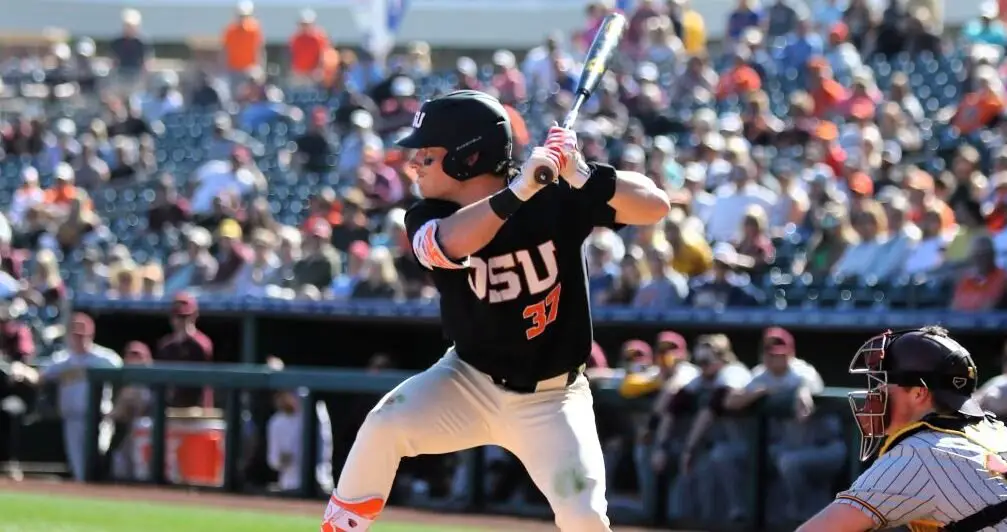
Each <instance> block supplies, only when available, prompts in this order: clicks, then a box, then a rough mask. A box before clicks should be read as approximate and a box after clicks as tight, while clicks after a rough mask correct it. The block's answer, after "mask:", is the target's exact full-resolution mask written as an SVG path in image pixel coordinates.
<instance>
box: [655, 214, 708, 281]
mask: <svg viewBox="0 0 1007 532" xmlns="http://www.w3.org/2000/svg"><path fill="white" fill-rule="evenodd" d="M692 225H693V224H690V223H689V220H688V219H687V218H686V215H685V213H684V212H683V211H682V209H672V210H671V212H670V213H669V214H668V217H667V218H666V219H665V222H664V238H665V240H667V242H668V245H669V246H670V247H671V254H670V255H671V256H670V260H671V262H670V266H671V267H672V269H673V270H675V271H676V272H680V273H682V274H683V275H686V276H688V277H696V276H699V275H702V274H704V273H706V272H708V271H709V270H710V268H711V267H712V266H713V250H712V249H710V244H709V243H708V242H707V241H706V239H705V238H703V234H702V233H701V232H700V231H697V230H696V229H695V228H693V227H692ZM700 227H702V226H700Z"/></svg>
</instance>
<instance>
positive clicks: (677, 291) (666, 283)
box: [632, 245, 689, 308]
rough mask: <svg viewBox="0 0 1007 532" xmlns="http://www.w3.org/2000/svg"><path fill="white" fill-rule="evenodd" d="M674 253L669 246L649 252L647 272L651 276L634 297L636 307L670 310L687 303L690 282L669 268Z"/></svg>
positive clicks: (652, 249)
mask: <svg viewBox="0 0 1007 532" xmlns="http://www.w3.org/2000/svg"><path fill="white" fill-rule="evenodd" d="M672 253H673V251H672V249H671V247H670V246H667V245H664V246H661V247H652V248H650V249H648V250H647V252H646V254H647V271H648V272H649V273H650V275H649V278H648V279H646V280H645V281H644V282H643V283H642V284H641V285H640V288H639V289H638V290H637V292H636V295H635V296H634V297H633V303H632V305H633V306H634V307H636V308H670V307H677V306H679V305H681V304H682V303H684V302H685V300H686V298H687V297H688V295H689V281H688V279H687V278H686V276H684V275H682V273H680V272H677V271H675V270H674V269H673V268H672V267H671V266H669V263H670V262H671V254H672Z"/></svg>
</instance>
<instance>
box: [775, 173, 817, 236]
mask: <svg viewBox="0 0 1007 532" xmlns="http://www.w3.org/2000/svg"><path fill="white" fill-rule="evenodd" d="M777 161H778V162H776V164H775V166H776V168H775V172H774V175H775V176H776V180H777V181H778V182H779V184H780V195H779V198H778V199H777V201H776V203H775V204H774V205H773V207H772V209H771V210H770V211H769V227H770V228H772V229H781V228H783V227H786V226H787V225H788V224H800V223H801V222H802V221H804V218H805V216H807V214H808V210H809V209H810V208H811V199H809V198H808V193H807V192H806V191H805V190H804V188H803V187H802V186H801V183H800V182H799V181H798V180H797V179H795V177H796V176H797V172H798V166H797V163H795V162H794V161H793V160H790V159H778V160H777Z"/></svg>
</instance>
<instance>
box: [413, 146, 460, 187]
mask: <svg viewBox="0 0 1007 532" xmlns="http://www.w3.org/2000/svg"><path fill="white" fill-rule="evenodd" d="M447 152H448V151H447V150H446V149H444V148H421V149H419V150H416V153H414V154H413V156H412V157H411V158H410V159H409V165H410V166H411V167H412V168H413V169H414V170H415V171H416V184H417V185H418V186H419V187H420V194H422V195H423V197H424V198H436V199H449V198H451V197H452V196H453V195H454V192H455V191H456V190H457V188H458V185H459V182H458V181H457V180H456V179H455V178H453V177H451V176H449V175H448V174H446V173H445V172H444V168H443V166H442V163H443V161H444V156H445V155H446V154H447Z"/></svg>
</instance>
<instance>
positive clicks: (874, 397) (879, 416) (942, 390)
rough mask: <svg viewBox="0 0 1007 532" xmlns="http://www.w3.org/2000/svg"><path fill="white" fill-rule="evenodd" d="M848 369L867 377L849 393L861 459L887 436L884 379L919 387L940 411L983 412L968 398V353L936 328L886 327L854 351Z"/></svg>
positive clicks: (971, 368)
mask: <svg viewBox="0 0 1007 532" xmlns="http://www.w3.org/2000/svg"><path fill="white" fill-rule="evenodd" d="M850 373H851V374H854V375H865V376H866V377H867V390H864V391H856V392H851V393H850V394H849V398H850V407H851V408H852V409H853V415H854V417H855V418H856V420H857V425H858V427H859V428H860V434H861V439H860V459H861V460H866V459H868V458H870V457H871V456H872V455H873V454H874V453H875V452H877V450H878V449H879V448H880V447H881V445H882V443H884V441H885V438H886V437H887V436H888V423H889V416H888V393H887V391H886V386H887V385H889V384H891V385H896V386H905V387H911V386H922V387H925V388H927V389H928V390H930V394H931V396H932V397H933V401H934V405H935V406H936V407H938V408H940V409H942V410H944V411H947V412H957V413H958V414H959V415H962V416H966V417H976V418H981V417H984V416H985V413H984V412H983V409H982V408H981V407H980V406H979V404H978V403H976V402H975V401H974V400H972V394H973V393H975V391H976V386H977V382H978V377H979V375H978V371H977V370H976V365H975V362H973V360H972V355H970V354H969V352H968V350H966V349H965V348H964V347H962V345H961V344H959V343H958V342H957V341H955V340H954V339H952V338H951V337H950V336H948V334H947V331H945V330H944V329H942V328H940V327H923V328H921V329H913V330H907V331H899V332H891V331H887V332H885V333H884V334H881V335H878V336H875V337H874V338H871V339H870V340H868V341H867V342H866V343H865V344H864V345H863V346H862V347H861V348H860V349H859V350H858V351H857V353H856V355H854V356H853V361H852V362H850Z"/></svg>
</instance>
